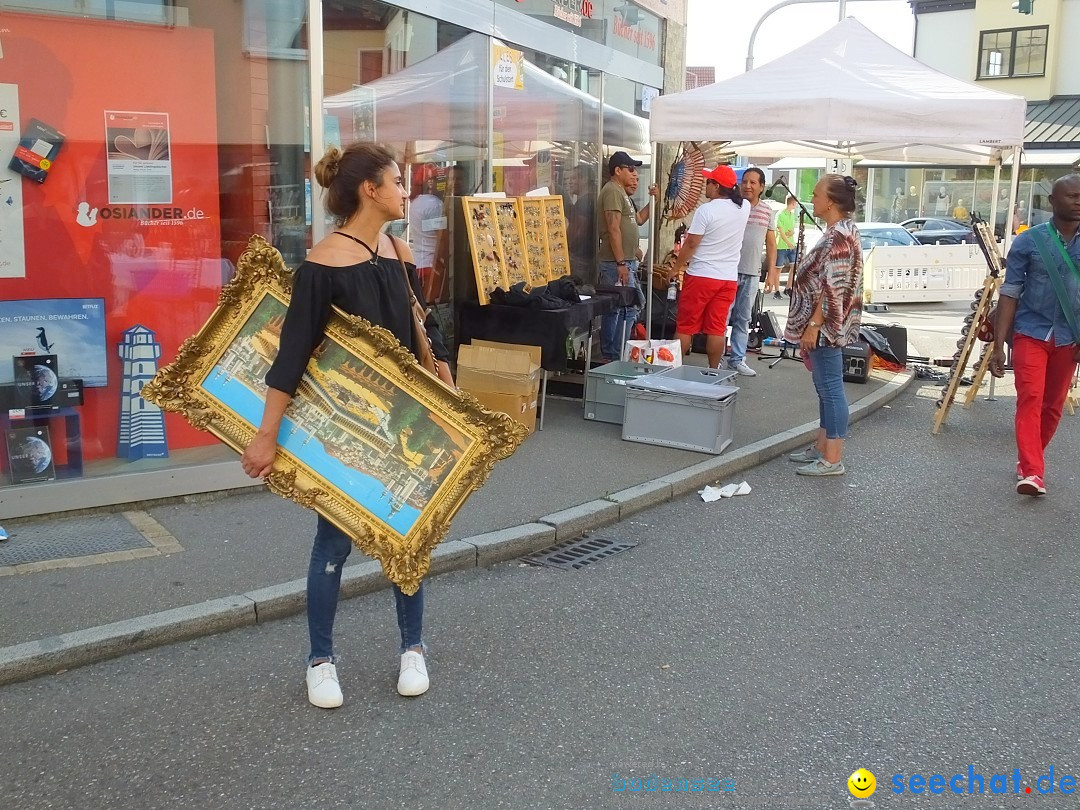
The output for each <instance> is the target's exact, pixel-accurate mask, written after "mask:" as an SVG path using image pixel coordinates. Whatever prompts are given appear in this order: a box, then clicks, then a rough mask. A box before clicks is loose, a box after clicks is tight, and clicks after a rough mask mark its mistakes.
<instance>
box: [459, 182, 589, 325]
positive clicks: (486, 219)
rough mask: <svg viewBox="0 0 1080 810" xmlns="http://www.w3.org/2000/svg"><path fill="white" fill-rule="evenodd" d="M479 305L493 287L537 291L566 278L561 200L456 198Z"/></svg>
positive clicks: (567, 266)
mask: <svg viewBox="0 0 1080 810" xmlns="http://www.w3.org/2000/svg"><path fill="white" fill-rule="evenodd" d="M461 204H462V206H463V207H464V210H465V225H466V228H467V230H468V232H469V253H470V254H471V255H472V261H473V272H474V273H475V274H476V291H477V295H478V298H479V300H480V303H481V304H487V303H488V302H489V301H490V300H491V293H492V292H493V291H494V290H495V288H496V287H502V288H503V289H504V290H509V289H510V287H511V286H512V285H514V284H517V283H519V282H524V283H526V284H528V285H530V286H532V287H539V286H541V285H543V284H547V283H548V282H549V281H553V280H555V279H557V278H562V277H563V276H565V275H568V274H569V273H570V252H569V248H568V246H567V241H566V216H565V214H564V212H563V199H562V197H559V196H557V195H551V196H543V197H462V198H461Z"/></svg>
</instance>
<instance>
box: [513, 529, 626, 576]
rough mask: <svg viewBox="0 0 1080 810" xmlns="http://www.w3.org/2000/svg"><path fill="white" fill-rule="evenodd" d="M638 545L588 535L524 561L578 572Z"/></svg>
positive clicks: (536, 554)
mask: <svg viewBox="0 0 1080 810" xmlns="http://www.w3.org/2000/svg"><path fill="white" fill-rule="evenodd" d="M636 545H637V543H630V542H627V541H625V540H612V539H611V538H610V537H590V536H589V535H587V534H586V535H582V536H581V537H575V538H574V539H572V540H564V541H563V542H561V543H556V544H555V545H553V546H552V547H551V548H547V549H544V550H543V551H538V552H536V553H535V554H530V555H529V556H527V557H525V558H523V559H524V562H527V563H531V564H533V565H546V566H548V567H549V568H562V569H565V570H572V571H576V570H577V569H579V568H584V567H585V566H586V565H589V564H591V563H594V562H598V561H600V560H604V559H607V558H608V557H610V556H611V555H612V554H618V553H619V552H620V551H626V550H627V549H631V548H634V546H636Z"/></svg>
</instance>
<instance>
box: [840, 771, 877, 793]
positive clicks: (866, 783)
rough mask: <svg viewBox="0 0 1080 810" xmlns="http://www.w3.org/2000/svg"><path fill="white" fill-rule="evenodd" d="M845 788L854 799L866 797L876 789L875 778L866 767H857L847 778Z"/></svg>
mask: <svg viewBox="0 0 1080 810" xmlns="http://www.w3.org/2000/svg"><path fill="white" fill-rule="evenodd" d="M847 789H848V790H849V791H851V795H852V796H854V797H855V798H856V799H868V798H870V797H871V796H873V795H874V791H875V790H877V780H876V779H874V775H873V774H872V773H870V771H868V770H866V768H859V770H857V771H855V773H853V774H852V775H851V776H849V777H848V778H847Z"/></svg>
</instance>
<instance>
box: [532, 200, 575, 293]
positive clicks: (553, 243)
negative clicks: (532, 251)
mask: <svg viewBox="0 0 1080 810" xmlns="http://www.w3.org/2000/svg"><path fill="white" fill-rule="evenodd" d="M537 199H539V200H540V201H541V205H543V207H544V231H545V233H546V235H547V244H548V273H549V275H548V280H549V281H554V280H555V279H557V278H562V277H563V276H568V275H570V247H569V245H568V244H567V241H566V214H565V213H564V211H563V198H562V197H560V196H558V195H552V196H548V197H539V198H537Z"/></svg>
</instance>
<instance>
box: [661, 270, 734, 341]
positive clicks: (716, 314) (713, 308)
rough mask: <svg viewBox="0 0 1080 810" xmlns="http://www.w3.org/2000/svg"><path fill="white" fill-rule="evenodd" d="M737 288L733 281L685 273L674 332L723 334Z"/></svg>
mask: <svg viewBox="0 0 1080 810" xmlns="http://www.w3.org/2000/svg"><path fill="white" fill-rule="evenodd" d="M738 289H739V282H737V281H720V280H719V279H715V278H702V277H701V276H691V275H686V276H684V277H683V288H682V293H680V295H679V317H678V318H676V320H675V331H676V332H678V333H679V334H680V335H696V334H698V333H699V332H704V333H705V334H706V335H721V336H722V335H725V334H726V333H727V320H728V312H730V311H731V305H732V304H733V303H734V302H735V293H736V292H737V291H738Z"/></svg>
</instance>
